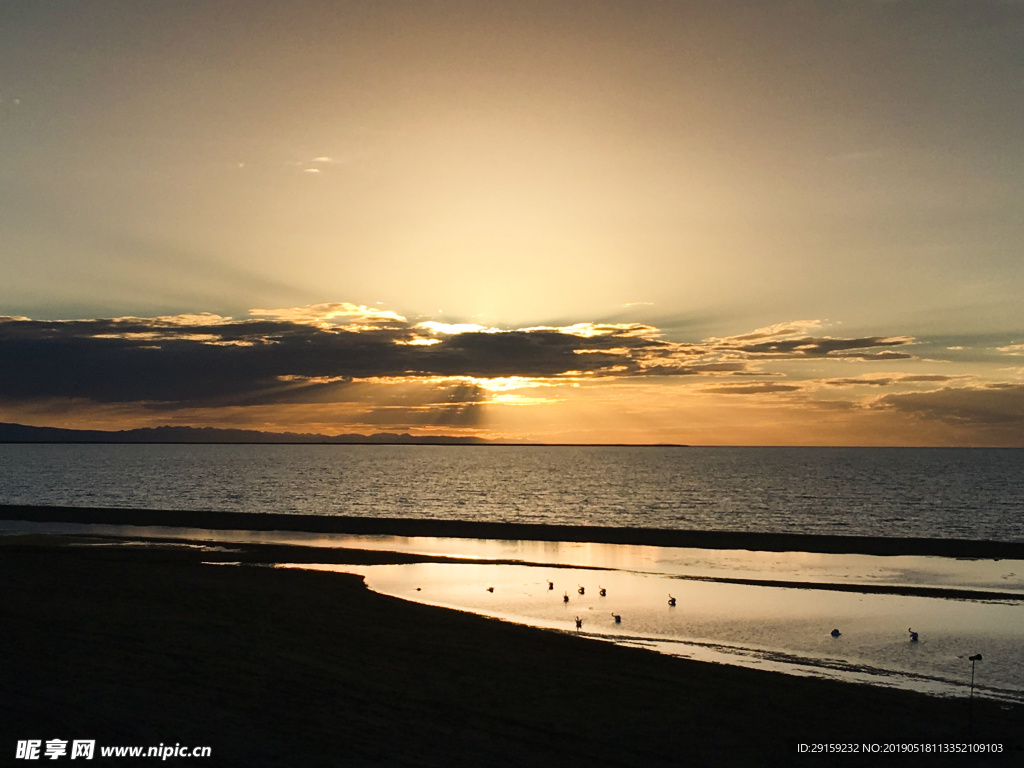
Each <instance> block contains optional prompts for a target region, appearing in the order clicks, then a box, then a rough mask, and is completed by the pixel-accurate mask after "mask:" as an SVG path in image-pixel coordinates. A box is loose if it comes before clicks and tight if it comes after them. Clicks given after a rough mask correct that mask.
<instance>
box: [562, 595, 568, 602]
mask: <svg viewBox="0 0 1024 768" xmlns="http://www.w3.org/2000/svg"><path fill="white" fill-rule="evenodd" d="M562 602H563V603H568V602H569V593H568V592H566V593H565V594H564V595H562Z"/></svg>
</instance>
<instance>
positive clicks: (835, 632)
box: [832, 629, 843, 637]
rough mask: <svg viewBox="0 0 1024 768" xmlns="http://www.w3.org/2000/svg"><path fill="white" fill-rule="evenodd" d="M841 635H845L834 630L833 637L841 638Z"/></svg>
mask: <svg viewBox="0 0 1024 768" xmlns="http://www.w3.org/2000/svg"><path fill="white" fill-rule="evenodd" d="M841 634H843V633H842V632H840V631H839V630H838V629H833V630H832V637H839V636H840V635H841Z"/></svg>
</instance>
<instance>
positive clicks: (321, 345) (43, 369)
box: [0, 302, 1024, 430]
mask: <svg viewBox="0 0 1024 768" xmlns="http://www.w3.org/2000/svg"><path fill="white" fill-rule="evenodd" d="M915 343H916V342H915V340H914V339H912V338H910V337H907V336H901V335H877V336H855V337H841V336H834V335H829V334H827V333H825V332H824V329H823V324H822V323H821V322H820V321H817V320H803V321H796V322H788V323H779V324H776V325H770V326H766V327H762V328H758V329H755V330H754V331H751V332H750V333H745V334H740V335H735V336H726V337H711V338H705V339H700V340H694V341H679V340H671V339H669V338H666V336H665V334H664V333H663V332H662V330H661V329H660V328H658V327H656V326H654V325H651V324H645V323H612V322H589V321H581V322H577V323H565V324H560V325H550V326H549V325H538V326H531V327H526V328H506V329H502V328H496V327H492V326H485V325H481V324H476V323H459V322H450V323H442V322H437V321H433V320H427V321H420V320H418V319H415V318H414V319H409V318H406V317H404V316H403V315H401V314H398V313H396V312H393V311H390V310H388V309H385V308H384V307H382V306H372V307H371V306H365V305H361V304H354V303H349V302H331V303H320V304H312V305H308V306H298V307H279V308H261V309H253V310H251V311H250V313H249V315H248V316H247V317H244V318H232V317H226V316H223V315H219V314H213V313H194V314H182V315H173V316H160V317H150V318H143V317H117V318H109V319H85V320H68V321H37V320H31V319H29V318H26V317H0V360H3V363H4V364H3V366H2V367H0V406H2V407H3V408H4V409H5V410H6V412H7V413H13V412H17V411H18V409H24V408H29V407H36V406H38V409H39V412H40V413H42V412H44V411H45V410H46V409H49V411H47V412H52V411H53V407H54V406H53V404H55V403H61V402H63V403H68V404H77V405H75V408H76V409H78V410H79V411H81V410H82V408H83V405H82V404H91V405H90V406H89V407H90V408H92V409H94V410H95V412H97V413H100V412H101V411H100V410H99V409H106V410H104V411H102V412H103V413H111V414H112V413H114V412H115V411H114V410H111V409H118V408H129V407H133V408H135V409H137V410H138V409H142V411H145V412H150V413H152V414H157V413H159V414H165V415H166V418H169V419H173V418H179V417H180V418H185V416H184V415H183V414H186V413H200V412H205V413H214V412H215V411H216V412H220V413H227V412H229V411H230V412H231V413H234V414H236V416H235V418H242V417H240V416H238V415H237V414H238V413H241V412H242V411H243V410H245V409H248V412H249V413H252V414H257V413H259V414H263V415H262V416H260V418H267V419H269V418H270V416H269V415H268V414H269V413H270V411H269V410H268V409H272V408H284V407H286V408H288V409H290V410H291V411H292V412H295V413H302V414H304V413H306V410H303V409H316V410H315V412H316V413H327V412H328V411H330V412H335V413H337V414H339V416H338V418H344V419H345V422H344V423H345V424H346V429H360V428H363V427H365V428H366V429H371V428H376V427H380V426H382V425H388V426H389V427H395V426H403V425H404V426H410V427H417V428H420V427H421V428H423V429H431V428H438V429H440V428H442V427H444V428H450V429H455V430H458V429H463V428H465V429H482V428H483V427H482V426H481V425H483V424H484V422H485V415H486V413H487V408H486V407H485V406H500V407H503V408H506V410H508V411H516V412H525V411H527V410H529V409H528V408H526V407H525V406H539V407H541V408H544V407H546V406H549V405H553V404H558V403H563V402H567V401H568V400H569V399H570V392H577V393H585V394H586V397H587V398H589V400H588V402H592V403H596V402H597V400H594V398H596V397H604V396H605V395H607V397H608V398H611V400H616V398H618V397H620V396H622V391H624V390H621V389H620V390H617V391H616V390H615V388H614V387H612V389H609V386H610V385H612V384H613V383H614V382H616V381H618V382H620V384H622V385H623V386H627V387H628V388H646V389H645V390H644V391H646V392H651V393H653V392H654V391H659V392H667V391H668V390H663V389H661V388H659V386H658V385H659V384H661V383H665V382H667V381H669V380H673V379H674V380H676V381H678V382H680V383H683V382H691V383H693V384H696V386H689V387H687V386H681V387H678V388H675V389H674V390H673V391H674V392H676V393H677V395H674V397H683V396H686V397H689V396H690V395H692V396H694V397H699V399H700V400H701V401H702V402H703V401H704V400H707V401H711V400H713V399H714V398H718V399H719V401H720V402H723V403H724V402H725V401H732V399H733V397H732V396H737V395H739V396H747V397H750V398H757V402H758V406H757V407H762V406H763V407H764V408H768V406H769V403H770V400H769V396H781V401H780V404H781V402H783V401H784V402H785V403H786V404H787V406H788V407H789V408H790V409H791V410H792V409H794V408H803V409H805V410H808V411H810V410H815V409H817V410H821V409H832V410H833V411H835V412H839V411H840V410H845V411H849V412H851V413H853V412H856V411H858V410H860V411H870V412H872V413H876V414H877V413H881V412H884V411H889V412H893V413H897V412H898V413H900V414H904V415H906V416H909V417H912V418H918V419H927V420H933V421H934V420H943V421H944V422H947V423H952V422H956V423H968V422H971V423H985V424H994V423H997V422H1008V423H1015V424H1017V425H1019V424H1020V421H1021V419H1022V418H1024V416H1022V415H1021V414H1022V413H1024V406H1022V403H1024V395H1022V391H1024V388H1022V387H1017V388H1014V387H1013V386H1011V385H996V384H991V383H989V384H985V385H982V384H979V383H977V377H975V376H970V377H968V376H963V375H945V374H942V375H940V374H931V373H918V374H915V373H909V372H898V371H897V372H884V373H882V372H879V373H865V374H863V375H858V376H849V377H839V378H823V377H821V376H820V375H817V372H818V371H819V370H820V369H821V367H822V366H825V365H829V364H831V362H830V361H845V362H850V361H852V362H857V363H860V364H864V365H873V364H874V363H873V361H877V360H888V359H895V358H898V359H901V360H914V358H913V356H912V355H911V354H910V353H909V352H907V351H904V350H907V349H909V348H910V347H911V345H913V344H915ZM992 346H993V347H994V346H995V345H992ZM1010 346H1011V348H1012V347H1014V346H1015V345H1010ZM800 366H805V367H806V368H808V369H810V370H808V374H813V375H808V376H807V377H806V378H800V379H797V380H793V378H792V377H793V376H794V375H795V372H796V371H797V370H798V368H799V367H800ZM739 377H744V379H745V380H743V381H741V380H740V378H739ZM783 377H788V378H786V379H785V380H780V379H783ZM968 380H969V381H972V382H974V383H972V384H971V385H970V386H960V387H953V386H946V385H952V384H953V383H954V382H960V383H963V381H968ZM925 385H932V386H934V385H942V388H941V389H938V390H934V391H930V392H922V391H920V390H921V388H922V386H925ZM851 387H868V388H883V387H887V388H891V389H893V390H894V391H893V392H892V393H891V394H888V395H886V396H884V397H876V398H873V399H871V398H869V399H863V400H860V401H853V400H852V399H850V398H846V400H849V402H846V401H843V402H838V401H830V400H828V399H827V398H820V397H818V395H817V393H819V392H821V391H822V390H825V389H835V390H838V389H841V388H851ZM895 390H899V391H895ZM637 391H640V390H639V389H638V390H637ZM598 392H601V393H604V394H602V395H598V394H597V393H598ZM686 393H690V395H687V394H686ZM573 396H574V397H575V395H573ZM651 396H653V395H645V396H644V397H645V398H647V397H651ZM655 399H656V398H655ZM650 402H652V403H653V402H654V400H651V401H650ZM669 402H674V401H670V400H665V401H664V405H663V407H665V408H671V407H673V406H670V405H669ZM687 402H691V405H692V401H687ZM753 403H754V401H753V400H752V401H751V403H750V407H754V405H753ZM32 404H36V406H33V405H32ZM723 407H724V406H723ZM332 409H333V410H332ZM627 410H628V409H627ZM309 413H310V414H311V416H310V417H309V418H313V417H314V416H313V415H312V414H314V411H313V410H310V411H309ZM111 418H113V417H111ZM251 418H256V416H255V415H254V416H252V417H251ZM303 418H306V417H305V416H304V417H303ZM317 418H319V417H317Z"/></svg>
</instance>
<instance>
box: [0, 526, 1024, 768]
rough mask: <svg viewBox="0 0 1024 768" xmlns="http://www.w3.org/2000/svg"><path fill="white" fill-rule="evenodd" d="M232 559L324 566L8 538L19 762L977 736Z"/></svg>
mask: <svg viewBox="0 0 1024 768" xmlns="http://www.w3.org/2000/svg"><path fill="white" fill-rule="evenodd" d="M289 552H290V553H291V554H292V555H293V557H286V555H288V554H289ZM335 555H338V553H335ZM344 557H345V558H348V559H349V560H351V561H352V562H399V561H406V560H408V559H410V558H408V557H406V556H395V555H390V554H388V553H370V552H359V551H350V552H348V553H346V554H345V555H344ZM212 558H219V559H224V560H235V561H237V560H242V561H251V562H254V563H258V562H274V561H279V560H284V559H289V560H293V561H295V560H302V559H306V560H311V559H314V556H311V555H308V554H304V553H303V552H302V551H301V550H298V549H294V550H288V551H286V550H285V548H282V547H247V548H246V549H245V550H244V551H242V552H233V553H201V552H198V551H196V550H194V549H188V548H184V547H154V548H139V547H123V546H120V547H115V546H67V545H66V544H65V543H64V540H55V539H50V538H45V537H7V538H6V539H4V538H0V578H2V579H3V585H4V586H3V590H2V591H0V622H2V624H0V626H2V627H3V631H2V632H0V685H2V690H0V755H3V756H4V759H3V760H2V763H3V764H10V763H15V764H21V762H20V761H15V760H14V759H13V758H14V752H15V744H16V742H17V741H18V740H20V739H41V740H43V741H45V740H47V739H54V738H60V739H67V740H72V739H95V740H96V742H97V744H98V745H139V746H143V745H145V746H150V745H157V744H161V743H163V744H175V743H180V744H183V745H190V746H210V747H212V750H213V756H212V758H207V759H200V758H193V759H188V760H185V759H180V760H175V759H171V760H169V761H168V762H169V763H176V764H183V763H188V764H193V765H249V766H271V765H289V766H319V765H339V766H348V765H354V766H359V765H439V766H456V765H467V766H468V765H473V766H485V765H522V766H547V765H590V766H626V765H629V766H662V765H708V766H731V765H751V766H761V765H813V766H819V765H831V764H857V765H872V766H873V765H879V764H887V761H885V760H883V759H881V758H880V757H878V756H867V755H859V756H854V757H853V759H842V758H837V757H835V756H826V755H820V754H808V755H799V754H797V748H796V745H797V743H799V742H806V743H811V744H814V743H822V742H844V743H856V744H857V745H860V744H861V743H863V742H881V743H896V744H901V743H921V742H929V743H931V742H940V743H948V742H966V741H968V735H969V734H968V711H969V710H968V702H967V701H965V700H942V699H934V698H929V697H925V696H922V695H918V694H913V693H908V692H901V691H892V690H881V689H875V688H868V687H864V686H855V685H847V684H840V683H833V682H826V681H820V680H810V679H801V678H794V677H788V676H783V675H778V674H773V673H767V672H758V671H753V670H745V669H739V668H732V667H724V666H717V665H709V664H703V663H697V662H691V661H687V660H683V659H676V658H669V657H664V656H659V655H657V654H654V653H649V652H646V651H642V650H637V649H630V648H621V647H617V646H612V645H609V644H606V643H602V642H598V641H592V640H587V639H585V638H579V637H575V636H571V635H566V634H559V633H553V632H543V631H539V630H535V629H530V628H525V627H520V626H515V625H509V624H504V623H500V622H496V621H492V620H488V619H484V618H480V617H476V616H472V615H469V614H462V613H457V612H451V611H445V610H442V609H436V608H431V607H427V606H420V605H415V604H410V603H406V602H403V601H400V600H396V599H392V598H388V597H384V596H380V595H376V594H374V593H372V592H369V591H368V590H366V589H365V588H364V587H363V585H362V582H361V580H360V579H359V578H358V577H355V576H347V575H341V576H339V575H334V574H324V573H316V572H305V571H297V570H280V569H277V570H275V569H271V568H261V567H253V566H245V567H230V566H218V567H215V566H210V565H202V564H201V562H200V561H201V560H203V559H207V560H208V559H212ZM334 559H337V557H336V558H334ZM1022 715H1024V707H1016V706H1015V707H1006V706H1004V705H999V704H995V703H993V702H988V701H976V702H975V708H974V724H973V728H974V733H973V736H974V738H973V741H975V742H985V743H991V742H1001V743H1003V744H1004V749H1005V752H1004V753H1003V754H1002V755H999V756H989V757H984V758H978V757H971V756H966V755H954V756H951V757H947V758H941V757H938V756H936V755H934V754H932V755H926V756H920V757H916V758H915V757H912V756H900V757H898V759H895V760H892V761H891V764H894V765H946V764H948V765H960V766H966V765H979V764H980V765H989V764H992V765H1020V764H1022V763H1024V735H1022V731H1024V729H1022V728H1021V726H1022V724H1024V718H1022ZM64 759H67V758H64ZM59 762H62V761H59ZM102 762H103V761H101V760H100V759H99V755H98V754H97V758H96V760H94V763H102ZM135 762H136V763H152V762H153V759H152V758H151V759H150V760H148V761H147V760H139V761H135ZM109 763H110V764H112V765H127V764H133V761H132V760H130V759H126V758H119V759H112V760H110V761H109ZM24 764H29V763H24Z"/></svg>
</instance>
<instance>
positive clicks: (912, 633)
mask: <svg viewBox="0 0 1024 768" xmlns="http://www.w3.org/2000/svg"><path fill="white" fill-rule="evenodd" d="M907 632H909V633H910V642H912V643H916V642H917V632H915V631H914V630H912V629H911V628H910V627H907Z"/></svg>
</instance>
